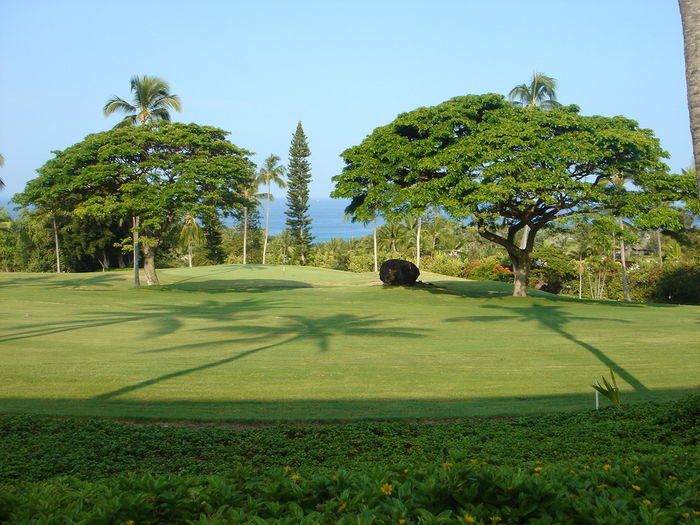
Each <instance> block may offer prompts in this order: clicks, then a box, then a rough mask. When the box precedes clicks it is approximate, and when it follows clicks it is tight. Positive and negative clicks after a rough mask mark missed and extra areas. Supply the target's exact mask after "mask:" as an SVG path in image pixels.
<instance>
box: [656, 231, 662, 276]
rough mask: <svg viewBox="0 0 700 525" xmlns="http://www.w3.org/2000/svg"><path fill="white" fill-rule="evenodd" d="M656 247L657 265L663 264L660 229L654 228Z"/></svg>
mask: <svg viewBox="0 0 700 525" xmlns="http://www.w3.org/2000/svg"><path fill="white" fill-rule="evenodd" d="M656 248H657V250H658V254H659V266H661V267H662V268H663V266H664V245H663V241H662V237H661V230H656Z"/></svg>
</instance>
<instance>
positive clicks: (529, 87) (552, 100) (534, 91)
mask: <svg viewBox="0 0 700 525" xmlns="http://www.w3.org/2000/svg"><path fill="white" fill-rule="evenodd" d="M556 90H557V81H556V79H554V78H552V77H548V76H546V75H543V74H542V73H537V72H535V73H533V74H532V79H531V80H530V84H520V85H519V86H515V87H514V88H513V89H511V90H510V93H508V98H509V99H510V100H513V101H514V104H516V105H519V106H522V107H525V108H534V107H537V106H540V107H541V108H543V109H552V108H557V107H559V106H561V104H559V102H557V94H556Z"/></svg>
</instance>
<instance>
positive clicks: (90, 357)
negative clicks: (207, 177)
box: [0, 265, 700, 420]
mask: <svg viewBox="0 0 700 525" xmlns="http://www.w3.org/2000/svg"><path fill="white" fill-rule="evenodd" d="M159 273H160V277H161V280H162V282H163V285H162V286H159V287H153V288H141V289H133V288H131V282H130V277H131V275H130V273H129V272H107V273H92V274H73V275H60V276H57V275H53V274H0V293H2V296H3V301H2V303H0V370H2V378H3V381H2V382H0V412H29V413H56V414H78V415H99V416H114V417H117V416H118V417H150V418H154V417H155V418H188V419H189V418H194V419H246V420H256V419H357V418H418V417H421V418H422V417H453V416H455V417H457V416H472V415H501V414H518V413H532V412H544V411H555V410H569V409H571V410H574V409H581V408H589V407H592V406H593V393H594V392H593V389H592V388H591V386H590V385H591V383H592V382H593V380H594V379H595V377H599V376H601V375H602V374H604V373H607V371H608V370H609V369H611V368H612V369H613V370H615V374H616V376H617V378H618V384H619V385H620V388H621V391H622V402H623V404H624V403H625V402H635V401H641V400H659V401H661V400H665V399H667V398H669V397H676V396H679V395H682V394H684V393H687V392H689V391H697V390H698V389H699V388H700V330H699V328H700V307H694V306H663V305H644V304H622V303H613V302H596V301H578V300H575V299H563V298H558V297H555V296H551V295H548V294H544V293H539V294H536V296H534V297H528V298H513V297H510V296H509V293H510V288H509V285H507V284H504V283H492V282H471V281H464V280H460V279H455V278H448V277H444V276H437V275H433V274H423V275H422V276H421V279H423V280H424V281H426V282H431V283H433V285H434V286H425V287H415V288H393V287H392V288H387V287H383V286H381V284H380V283H378V281H377V278H376V276H375V275H374V274H371V273H367V274H354V273H348V272H339V271H333V270H322V269H316V268H302V267H293V266H285V267H283V266H268V267H264V266H259V265H250V266H241V265H225V266H214V267H201V268H192V269H187V268H182V269H168V270H160V271H159Z"/></svg>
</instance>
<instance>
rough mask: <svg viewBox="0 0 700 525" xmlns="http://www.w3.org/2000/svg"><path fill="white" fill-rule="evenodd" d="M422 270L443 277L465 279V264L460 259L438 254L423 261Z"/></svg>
mask: <svg viewBox="0 0 700 525" xmlns="http://www.w3.org/2000/svg"><path fill="white" fill-rule="evenodd" d="M421 269H423V270H426V271H428V272H434V273H439V274H441V275H451V276H453V277H464V262H463V261H462V260H461V259H460V258H459V257H451V256H450V255H448V254H446V253H436V254H435V255H432V256H427V257H424V258H423V259H422V260H421Z"/></svg>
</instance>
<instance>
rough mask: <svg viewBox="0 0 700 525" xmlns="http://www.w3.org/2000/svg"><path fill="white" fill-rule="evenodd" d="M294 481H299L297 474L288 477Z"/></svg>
mask: <svg viewBox="0 0 700 525" xmlns="http://www.w3.org/2000/svg"><path fill="white" fill-rule="evenodd" d="M290 477H291V478H292V479H293V480H294V481H299V480H300V479H301V476H300V475H299V474H292V475H291V476H290Z"/></svg>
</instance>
